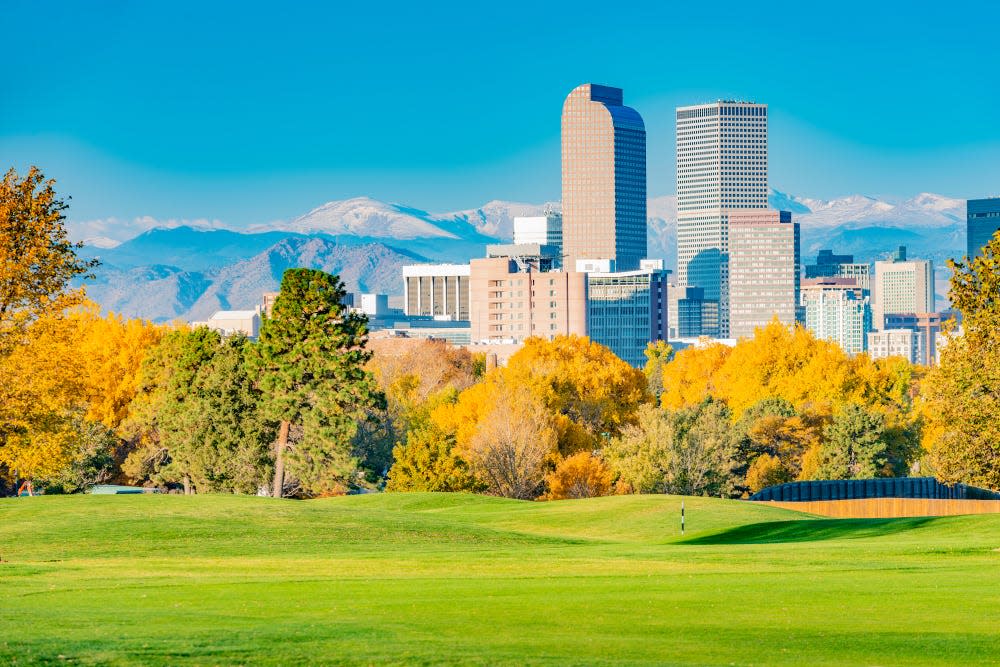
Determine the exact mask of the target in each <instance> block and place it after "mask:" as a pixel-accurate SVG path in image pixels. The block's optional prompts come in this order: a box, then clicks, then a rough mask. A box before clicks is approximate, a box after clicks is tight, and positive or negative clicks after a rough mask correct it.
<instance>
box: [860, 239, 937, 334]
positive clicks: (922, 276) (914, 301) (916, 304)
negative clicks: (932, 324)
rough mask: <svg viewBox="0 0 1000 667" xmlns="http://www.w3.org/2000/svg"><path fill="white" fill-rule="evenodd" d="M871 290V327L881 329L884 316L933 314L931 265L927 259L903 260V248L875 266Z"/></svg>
mask: <svg viewBox="0 0 1000 667" xmlns="http://www.w3.org/2000/svg"><path fill="white" fill-rule="evenodd" d="M873 287H874V289H873V290H872V313H873V320H874V321H873V326H874V328H876V329H884V328H885V318H886V316H887V315H892V314H895V313H932V312H934V263H933V262H932V261H931V260H929V259H910V260H908V259H906V246H900V248H899V250H898V251H897V252H895V253H894V254H893V256H892V257H891V258H890V259H889V260H887V261H882V262H875V283H874V285H873Z"/></svg>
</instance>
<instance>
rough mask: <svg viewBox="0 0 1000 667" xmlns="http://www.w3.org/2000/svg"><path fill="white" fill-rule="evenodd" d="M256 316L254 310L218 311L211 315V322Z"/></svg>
mask: <svg viewBox="0 0 1000 667" xmlns="http://www.w3.org/2000/svg"><path fill="white" fill-rule="evenodd" d="M254 315H257V311H256V310H219V311H216V313H215V315H212V317H211V318H209V319H212V320H241V319H244V318H247V317H253V316H254Z"/></svg>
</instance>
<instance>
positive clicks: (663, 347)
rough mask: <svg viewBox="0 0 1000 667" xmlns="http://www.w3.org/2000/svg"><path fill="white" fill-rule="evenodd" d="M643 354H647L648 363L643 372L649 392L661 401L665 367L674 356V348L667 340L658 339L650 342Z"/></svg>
mask: <svg viewBox="0 0 1000 667" xmlns="http://www.w3.org/2000/svg"><path fill="white" fill-rule="evenodd" d="M643 354H645V355H646V365H645V366H643V368H642V373H643V375H645V376H646V382H647V384H648V386H649V393H650V394H652V395H653V398H655V399H656V400H657V401H659V400H660V396H662V395H663V369H664V368H665V367H666V366H667V364H669V363H670V360H671V359H672V358H673V356H674V348H672V347H671V346H670V345H668V344H667V342H666V341H663V340H658V341H656V342H655V343H650V344H648V345H647V346H646V349H645V351H644V352H643Z"/></svg>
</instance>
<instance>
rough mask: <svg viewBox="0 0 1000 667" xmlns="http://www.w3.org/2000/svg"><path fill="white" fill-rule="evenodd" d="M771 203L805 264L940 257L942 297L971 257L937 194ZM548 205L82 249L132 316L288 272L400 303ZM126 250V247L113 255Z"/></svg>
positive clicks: (249, 290)
mask: <svg viewBox="0 0 1000 667" xmlns="http://www.w3.org/2000/svg"><path fill="white" fill-rule="evenodd" d="M770 203H771V206H772V207H774V208H779V209H783V210H790V211H792V213H793V219H794V220H795V221H797V222H798V223H800V225H801V227H802V259H803V262H804V263H809V262H811V261H813V260H814V258H815V256H816V253H817V252H818V251H819V250H820V249H822V248H831V249H833V250H835V251H837V252H840V253H851V254H853V255H854V256H855V259H856V261H860V262H871V261H874V260H876V259H879V258H883V257H886V256H887V255H888V254H889V253H890V252H892V251H893V250H895V249H896V247H897V246H899V245H906V246H907V248H908V252H909V254H910V256H911V257H922V258H928V259H933V260H934V262H935V264H936V265H937V266H938V267H939V273H938V292H939V294H943V292H944V291H945V289H946V285H945V280H946V277H947V272H946V269H944V263H945V260H947V259H948V258H950V257H960V256H961V255H962V254H963V253H964V252H965V227H964V216H965V202H964V201H962V200H957V199H949V198H947V197H942V196H940V195H934V194H927V193H924V194H920V195H918V196H916V197H912V198H910V199H902V200H895V199H891V198H877V197H868V196H864V195H851V196H848V197H842V198H839V199H833V200H820V199H809V198H801V197H796V196H794V195H789V194H786V193H783V192H779V191H776V190H772V191H771V195H770ZM546 208H553V209H556V210H557V209H558V208H559V206H558V203H555V202H549V203H547V204H527V203H520V202H505V201H491V202H489V203H487V204H484V205H483V206H481V207H479V208H475V209H468V210H463V211H456V212H451V213H440V214H439V213H428V212H427V211H424V210H422V209H419V208H416V207H413V206H405V205H402V204H389V203H385V202H380V201H377V200H374V199H370V198H366V197H358V198H354V199H348V200H343V201H332V202H328V203H326V204H323V205H322V206H319V207H316V208H314V209H313V210H311V211H309V212H308V213H306V214H305V215H302V216H299V217H298V218H295V219H293V220H291V221H289V222H275V223H268V224H266V225H256V226H253V227H250V228H248V229H244V230H232V229H229V230H227V229H207V228H194V227H189V226H176V227H171V228H154V229H150V230H148V231H146V232H144V233H142V234H140V235H138V236H136V237H134V238H131V239H109V238H106V237H100V238H97V239H95V241H94V243H95V244H96V245H93V246H88V247H87V248H85V249H84V254H85V255H86V256H88V257H99V258H100V259H101V261H102V267H101V268H100V269H99V271H98V280H97V281H96V283H95V284H93V285H91V286H90V287H89V293H90V295H91V298H94V299H95V300H97V301H98V302H99V303H101V304H102V305H103V306H104V307H106V308H109V309H111V310H117V311H120V312H123V313H125V314H128V315H136V316H142V317H147V318H152V319H157V320H164V319H171V318H175V317H185V318H192V317H193V318H196V319H197V318H204V317H207V316H208V315H211V313H212V311H214V310H216V309H221V308H248V307H252V306H253V305H255V304H256V303H257V301H258V300H259V296H260V294H259V293H260V292H262V291H265V290H267V289H274V288H275V287H276V285H277V281H278V280H279V278H280V275H281V272H282V271H283V270H284V269H285V268H288V267H290V266H314V267H317V268H324V269H326V270H334V271H337V272H339V273H342V275H343V278H344V279H345V282H347V283H348V285H349V286H350V288H351V289H353V290H360V291H379V292H384V293H388V294H400V293H401V292H402V287H403V286H402V280H401V277H400V270H399V267H401V266H402V265H404V264H408V263H418V262H466V261H468V260H469V259H470V258H472V257H481V256H483V254H484V252H485V246H486V245H487V244H489V243H497V242H504V241H508V240H510V238H511V236H512V230H513V219H514V217H516V216H522V215H540V214H542V213H543V212H544V211H545V209H546ZM647 212H648V218H649V220H648V232H647V239H648V241H647V242H648V249H649V250H648V255H649V256H650V257H654V258H661V259H663V260H664V261H665V263H666V265H667V266H668V267H669V268H676V258H677V198H676V197H675V196H672V195H671V196H665V197H656V198H652V199H650V200H649V202H648V209H647ZM154 222H155V221H154ZM70 228H71V230H73V229H74V226H73V223H72V222H71V223H70ZM103 229H104V231H108V229H107V228H106V227H105V228H103ZM79 231H81V232H82V231H84V230H82V229H81V230H79ZM123 233H124V232H123ZM118 241H123V242H121V243H120V244H119V245H117V246H114V244H115V243H117V242H118ZM109 246H114V247H109Z"/></svg>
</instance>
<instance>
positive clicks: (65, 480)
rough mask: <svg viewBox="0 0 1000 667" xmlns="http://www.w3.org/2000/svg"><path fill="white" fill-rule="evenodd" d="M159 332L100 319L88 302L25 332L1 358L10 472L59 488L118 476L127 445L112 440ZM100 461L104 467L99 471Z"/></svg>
mask: <svg viewBox="0 0 1000 667" xmlns="http://www.w3.org/2000/svg"><path fill="white" fill-rule="evenodd" d="M162 331H163V327H160V326H156V325H153V324H150V323H148V322H143V321H140V320H124V319H122V318H121V317H118V316H115V315H107V316H102V315H101V313H100V310H99V308H98V307H97V306H96V305H95V304H93V303H88V302H84V303H83V304H81V305H79V306H77V307H75V308H72V309H70V310H69V311H68V312H66V313H61V312H60V313H52V314H46V315H43V316H41V317H40V318H39V319H37V320H36V321H35V322H34V323H33V324H32V325H31V327H29V328H28V329H26V330H25V335H24V336H23V337H22V338H21V340H20V342H19V344H18V345H17V346H14V347H13V348H11V350H10V351H9V352H8V354H6V355H4V356H0V377H2V378H4V381H3V382H0V461H4V462H5V463H6V465H7V466H10V467H9V472H10V473H11V475H13V474H14V473H15V472H16V473H17V475H20V476H22V477H26V478H30V479H33V480H35V481H36V482H38V483H39V484H41V485H45V484H53V485H56V486H58V487H59V488H62V489H64V490H75V489H77V488H82V485H83V484H84V483H85V482H86V480H88V479H97V478H101V479H102V480H105V481H106V480H107V479H111V478H112V477H114V476H116V475H117V474H118V473H117V468H118V465H119V464H120V463H121V459H122V457H123V456H124V453H125V451H126V448H125V446H124V443H123V442H121V441H120V438H119V441H118V442H112V440H113V439H114V438H116V437H117V435H116V431H117V429H118V427H119V426H120V424H121V422H122V420H123V419H124V417H125V414H126V412H127V408H128V405H129V403H130V402H131V400H132V397H133V396H134V394H135V391H136V383H137V379H138V376H139V367H140V364H141V362H142V359H143V358H144V357H145V356H146V354H147V353H148V351H149V350H150V349H151V348H152V347H153V346H154V344H155V343H156V341H157V340H158V339H159V337H160V336H161V334H162ZM97 424H100V425H101V428H97V427H96V425H97ZM100 461H103V462H104V463H103V465H104V466H105V467H104V468H102V469H101V470H100V471H97V470H96V468H95V466H97V464H98V462H100ZM3 465H4V464H3V463H0V467H2V466H3ZM88 469H93V474H91V473H87V472H85V471H86V470H88ZM73 471H76V472H73ZM77 473H79V474H77ZM73 479H77V480H78V482H73ZM93 483H96V482H93Z"/></svg>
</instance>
